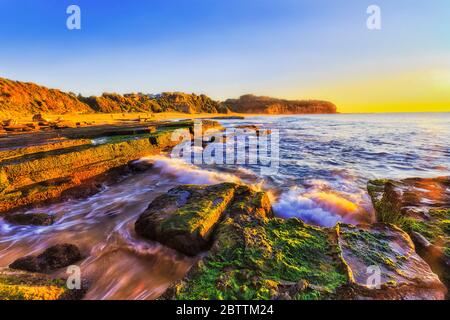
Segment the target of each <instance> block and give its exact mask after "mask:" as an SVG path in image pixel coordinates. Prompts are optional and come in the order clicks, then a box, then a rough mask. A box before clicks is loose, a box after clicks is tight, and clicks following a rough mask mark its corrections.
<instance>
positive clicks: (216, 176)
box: [139, 156, 241, 185]
mask: <svg viewBox="0 0 450 320" xmlns="http://www.w3.org/2000/svg"><path fill="white" fill-rule="evenodd" d="M139 161H142V162H147V163H150V164H152V168H153V169H155V170H158V171H159V174H161V175H167V176H171V177H173V178H175V179H176V180H177V182H179V183H181V184H199V185H202V184H217V183H221V182H235V183H239V182H241V180H240V179H239V177H237V176H236V175H233V174H228V173H222V172H216V171H209V170H205V169H200V168H199V167H197V166H195V165H192V164H189V163H186V162H185V161H183V160H181V159H172V158H168V157H163V156H151V157H144V158H141V159H140V160H139Z"/></svg>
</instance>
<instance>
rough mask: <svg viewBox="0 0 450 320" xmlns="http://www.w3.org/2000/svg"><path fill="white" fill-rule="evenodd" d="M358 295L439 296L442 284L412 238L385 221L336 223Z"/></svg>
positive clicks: (384, 297) (428, 297) (377, 297)
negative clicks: (421, 255) (358, 224)
mask: <svg viewBox="0 0 450 320" xmlns="http://www.w3.org/2000/svg"><path fill="white" fill-rule="evenodd" d="M336 232H337V234H338V243H339V247H340V249H341V251H342V257H343V260H344V261H345V264H346V265H347V266H348V273H349V278H350V282H351V283H352V284H353V285H352V289H353V290H354V292H353V294H354V295H355V296H356V297H357V298H358V299H390V300H401V299H425V300H441V299H443V298H444V296H445V293H446V288H445V286H444V285H443V284H442V283H441V281H440V280H439V278H438V276H437V275H436V274H434V273H433V272H432V271H431V268H430V266H429V265H428V264H427V263H426V262H425V261H423V260H422V259H421V258H420V257H419V256H418V254H417V253H416V252H415V247H414V244H413V243H412V241H411V238H410V237H409V236H408V234H406V233H405V232H404V231H402V230H401V229H399V228H397V227H395V226H393V225H388V224H383V223H379V224H374V225H370V226H369V225H366V226H363V225H361V226H352V225H345V224H339V225H337V227H336Z"/></svg>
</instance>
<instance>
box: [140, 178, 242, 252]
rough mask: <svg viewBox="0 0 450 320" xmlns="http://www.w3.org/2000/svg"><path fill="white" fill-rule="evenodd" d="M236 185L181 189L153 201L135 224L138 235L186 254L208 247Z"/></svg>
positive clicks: (184, 187) (190, 186)
mask: <svg viewBox="0 0 450 320" xmlns="http://www.w3.org/2000/svg"><path fill="white" fill-rule="evenodd" d="M236 188H237V185H236V184H232V183H224V184H220V185H215V186H194V185H187V186H180V187H176V188H173V189H171V190H169V192H167V193H166V194H164V195H162V196H160V197H158V198H156V199H155V200H154V201H153V202H152V203H151V204H150V205H149V207H148V208H147V210H145V211H144V212H143V213H142V214H141V215H140V217H139V219H138V220H137V221H136V224H135V229H136V232H137V234H138V235H140V236H142V237H144V238H147V239H150V240H155V241H158V242H160V243H162V244H164V245H166V246H168V247H170V248H173V249H175V250H178V251H180V252H182V253H184V254H186V255H190V256H194V255H197V254H199V253H200V252H202V251H204V250H205V249H207V248H208V246H209V244H210V240H211V235H212V232H213V231H214V228H215V226H216V224H217V222H218V221H219V219H220V218H221V216H222V214H223V212H224V211H225V209H226V208H227V205H228V204H229V202H230V201H231V199H232V198H233V195H234V191H235V190H236Z"/></svg>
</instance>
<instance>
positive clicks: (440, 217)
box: [368, 177, 450, 287]
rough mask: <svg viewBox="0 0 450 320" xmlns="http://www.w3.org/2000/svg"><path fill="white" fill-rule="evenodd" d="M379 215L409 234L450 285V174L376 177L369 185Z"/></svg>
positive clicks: (380, 219)
mask: <svg viewBox="0 0 450 320" xmlns="http://www.w3.org/2000/svg"><path fill="white" fill-rule="evenodd" d="M368 191H369V194H370V196H371V197H372V201H373V204H374V207H375V211H376V214H377V218H378V220H379V221H382V222H389V223H394V224H396V225H398V226H399V227H400V228H402V229H403V230H405V231H406V232H407V233H409V234H410V236H411V238H412V239H413V241H414V243H415V245H416V248H417V252H418V253H419V254H420V255H421V256H422V257H423V258H424V259H425V261H427V262H428V263H429V264H430V266H431V267H432V269H433V271H434V272H436V273H437V274H438V275H439V277H440V278H441V279H442V281H443V282H444V283H445V284H446V285H447V287H449V286H450V229H449V223H450V177H439V178H431V179H426V178H411V179H404V180H401V181H394V180H375V181H370V182H369V184H368Z"/></svg>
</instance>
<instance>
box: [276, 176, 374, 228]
mask: <svg viewBox="0 0 450 320" xmlns="http://www.w3.org/2000/svg"><path fill="white" fill-rule="evenodd" d="M364 202H365V199H363V195H355V194H351V195H347V194H345V193H341V192H338V191H336V190H332V189H330V188H329V186H328V184H327V183H326V182H323V181H316V182H315V183H314V185H313V186H311V187H310V188H309V189H307V190H305V189H304V188H299V187H297V186H294V187H291V188H290V189H289V190H288V191H287V192H284V193H282V194H281V195H280V196H279V197H278V199H276V201H275V203H274V205H273V209H274V211H275V213H276V215H277V216H280V217H283V218H292V217H296V218H299V219H301V220H302V221H304V222H306V223H309V224H314V225H319V226H323V227H333V226H335V225H336V224H337V223H338V222H345V223H351V224H358V223H366V222H371V221H372V220H373V218H372V215H371V214H370V212H369V210H368V208H365V206H364Z"/></svg>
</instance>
